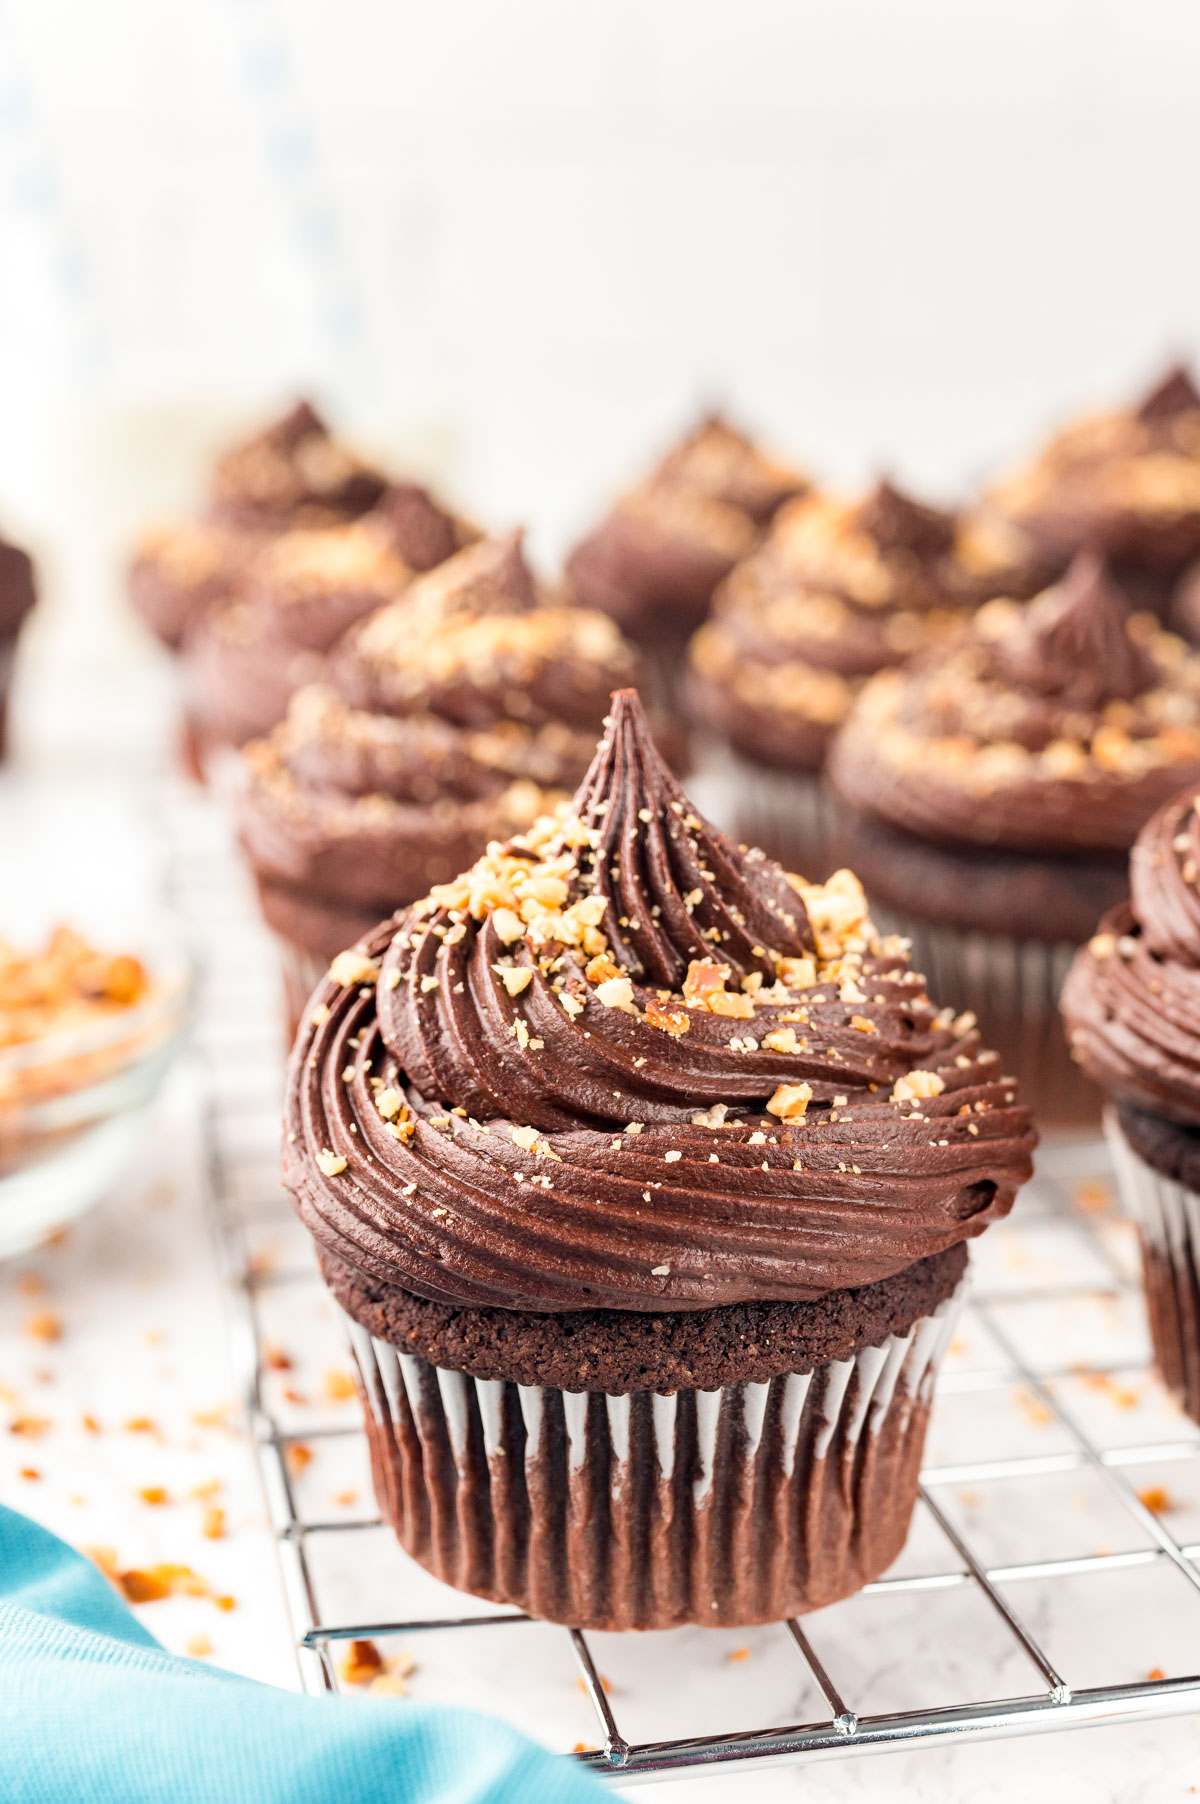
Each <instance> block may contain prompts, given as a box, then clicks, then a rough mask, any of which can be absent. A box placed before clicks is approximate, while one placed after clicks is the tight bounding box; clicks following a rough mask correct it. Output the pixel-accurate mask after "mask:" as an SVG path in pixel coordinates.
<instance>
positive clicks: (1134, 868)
mask: <svg viewBox="0 0 1200 1804" xmlns="http://www.w3.org/2000/svg"><path fill="white" fill-rule="evenodd" d="M1198 807H1200V797H1197V795H1196V793H1195V790H1194V787H1191V786H1189V788H1188V789H1186V790H1185V791H1184V792H1183V793H1182V794H1181V795H1178V796H1176V797H1174V798H1173V799H1172V800H1171V801H1169V802H1167V803H1166V804H1165V805H1164V806H1163V807H1162V808H1160V809H1159V810H1158V812H1157V813H1156V814H1155V815H1154V816H1153V817H1152V818H1151V820H1149V821H1148V822H1147V823H1146V825H1145V827H1143V829H1142V831H1141V833H1140V834H1139V835H1138V839H1137V843H1136V845H1135V846H1134V848H1133V856H1132V859H1131V863H1130V878H1131V887H1132V891H1133V896H1132V901H1131V902H1130V903H1122V904H1121V905H1120V906H1119V907H1117V908H1115V909H1113V910H1111V911H1110V913H1109V914H1107V915H1106V916H1105V917H1104V919H1103V921H1102V922H1101V923H1100V928H1099V931H1098V932H1097V933H1096V934H1095V935H1094V936H1093V938H1092V939H1091V940H1090V941H1089V942H1088V944H1087V945H1086V946H1085V947H1084V948H1083V949H1082V950H1081V951H1080V952H1079V953H1078V955H1077V957H1076V959H1075V962H1074V964H1073V965H1072V967H1071V971H1070V974H1069V976H1068V978H1067V981H1066V984H1065V986H1064V989H1063V1001H1062V1006H1063V1016H1064V1019H1065V1021H1066V1026H1067V1033H1068V1036H1069V1038H1070V1043H1071V1049H1072V1052H1073V1054H1074V1056H1075V1058H1076V1059H1077V1060H1078V1061H1079V1063H1080V1065H1081V1066H1082V1068H1083V1070H1084V1071H1085V1072H1086V1073H1087V1074H1088V1076H1089V1077H1090V1078H1092V1079H1094V1081H1095V1082H1096V1083H1097V1084H1098V1085H1099V1086H1100V1088H1101V1090H1102V1091H1103V1092H1104V1094H1105V1095H1106V1096H1107V1097H1108V1098H1109V1100H1110V1102H1111V1103H1112V1105H1113V1107H1112V1109H1111V1110H1110V1112H1109V1116H1108V1120H1107V1126H1108V1129H1109V1138H1110V1142H1111V1145H1112V1150H1113V1157H1114V1161H1115V1164H1116V1168H1117V1178H1118V1182H1119V1185H1120V1188H1121V1193H1122V1195H1123V1197H1124V1199H1125V1201H1126V1202H1127V1204H1128V1206H1129V1208H1130V1210H1131V1211H1132V1213H1133V1214H1134V1215H1135V1216H1136V1218H1137V1221H1138V1226H1139V1230H1140V1235H1141V1243H1142V1270H1143V1276H1144V1279H1145V1287H1146V1301H1147V1304H1148V1307H1149V1315H1150V1330H1151V1336H1152V1339H1153V1343H1154V1352H1155V1358H1156V1359H1157V1361H1158V1365H1159V1368H1160V1370H1161V1372H1162V1375H1163V1378H1164V1380H1165V1381H1166V1383H1167V1385H1168V1386H1169V1388H1170V1389H1171V1391H1172V1392H1173V1393H1174V1394H1175V1396H1176V1397H1177V1398H1178V1400H1179V1402H1180V1403H1181V1404H1182V1405H1183V1407H1184V1409H1186V1411H1187V1413H1188V1415H1189V1416H1191V1417H1192V1419H1193V1421H1197V1422H1200V889H1198V887H1197V885H1198V882H1200V814H1198V812H1197V809H1198Z"/></svg>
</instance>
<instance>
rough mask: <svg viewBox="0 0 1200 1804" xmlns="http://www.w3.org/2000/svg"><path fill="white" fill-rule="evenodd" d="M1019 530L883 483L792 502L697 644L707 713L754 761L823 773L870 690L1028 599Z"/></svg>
mask: <svg viewBox="0 0 1200 1804" xmlns="http://www.w3.org/2000/svg"><path fill="white" fill-rule="evenodd" d="M1019 549H1020V548H1019V545H1018V544H1015V543H1014V541H1013V538H1012V535H1011V534H1007V535H1006V534H1004V533H1002V532H1000V533H998V532H997V531H996V530H995V529H994V527H993V528H992V529H991V530H988V529H987V523H986V522H984V521H982V520H973V521H969V522H968V521H960V520H958V519H957V518H956V517H955V516H954V515H953V514H951V513H947V512H944V511H943V510H941V509H938V508H932V507H928V506H926V505H924V504H923V503H921V502H918V501H915V500H913V499H912V498H911V497H910V496H908V495H906V494H904V493H903V492H902V491H901V490H899V489H897V488H896V487H895V486H894V485H893V484H892V483H889V482H880V483H878V484H877V485H876V487H875V488H874V489H873V490H871V491H870V493H868V494H867V495H866V496H864V497H862V498H861V499H859V500H854V501H851V500H847V499H845V498H842V497H838V496H834V495H830V494H814V495H808V496H803V497H801V498H800V499H798V500H796V501H792V502H789V503H788V504H787V506H785V507H784V508H782V509H781V510H780V512H779V514H778V516H777V517H776V519H775V522H774V524H773V526H772V527H771V530H770V532H769V533H768V534H767V536H766V538H765V539H764V541H763V542H762V544H761V545H760V546H759V547H758V548H757V549H756V550H754V551H753V552H752V553H751V554H750V556H749V557H747V558H746V559H745V560H744V561H743V562H742V563H740V564H739V565H738V566H737V568H736V569H735V570H734V571H733V572H732V574H731V575H730V576H729V577H728V579H727V580H726V581H725V582H724V583H723V584H722V586H721V588H720V589H719V591H718V593H717V596H716V599H715V604H714V612H713V618H712V619H711V620H710V621H709V622H707V623H706V624H705V625H704V626H702V627H701V628H700V630H699V632H698V633H697V634H696V637H695V639H694V640H693V642H692V646H691V651H690V664H691V672H692V685H693V699H694V702H695V705H696V708H697V711H698V712H699V713H700V714H702V715H703V716H704V717H705V718H706V719H708V720H709V721H710V723H711V724H713V725H714V726H716V727H718V728H719V729H720V730H722V731H724V732H726V733H728V734H729V736H730V737H731V739H732V740H733V742H734V743H735V744H737V745H739V746H740V747H741V749H743V750H746V751H748V752H749V753H750V754H751V755H752V756H757V757H761V758H764V759H765V760H767V761H768V762H775V763H787V764H796V765H801V766H807V767H810V768H815V767H816V766H818V765H819V764H820V763H821V762H822V760H823V757H824V753H825V750H826V747H827V745H828V742H829V739H830V737H831V736H832V733H833V731H834V730H835V728H836V727H837V726H839V725H840V723H841V722H842V721H843V720H844V719H845V717H846V715H847V714H848V713H849V711H850V708H851V705H852V703H853V700H854V696H855V694H856V693H857V691H858V689H859V688H860V687H861V686H862V683H863V681H864V680H865V679H866V678H867V677H869V676H871V675H873V674H874V673H875V672H876V671H879V670H882V669H886V668H888V667H890V666H892V665H895V664H899V663H901V662H902V661H904V660H905V659H906V658H909V657H911V656H912V655H913V654H914V653H915V652H917V651H919V650H921V649H922V647H924V646H925V645H927V644H929V643H931V642H934V641H936V640H938V639H942V638H945V637H946V636H947V634H948V633H949V632H951V631H952V630H953V629H954V628H956V627H957V626H959V625H961V623H962V622H963V621H964V619H965V618H966V611H967V609H968V607H969V606H971V605H973V604H974V603H976V602H978V601H980V600H982V599H984V598H986V597H989V596H995V595H1001V594H1024V593H1028V585H1029V576H1028V571H1027V570H1026V569H1025V568H1024V567H1023V566H1022V564H1021V562H1020V558H1019Z"/></svg>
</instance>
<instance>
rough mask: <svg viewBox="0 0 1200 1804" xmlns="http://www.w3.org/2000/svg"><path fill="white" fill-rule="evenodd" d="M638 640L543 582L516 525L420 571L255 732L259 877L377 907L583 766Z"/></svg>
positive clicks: (444, 870)
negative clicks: (261, 732)
mask: <svg viewBox="0 0 1200 1804" xmlns="http://www.w3.org/2000/svg"><path fill="white" fill-rule="evenodd" d="M633 671H634V661H633V653H632V651H631V649H630V647H629V646H627V645H626V643H625V642H624V640H622V638H621V636H620V634H619V633H618V632H617V629H616V628H615V626H614V625H613V623H612V622H611V621H610V620H609V619H607V618H606V617H605V616H603V615H598V614H592V613H588V612H586V611H584V610H582V609H575V608H551V607H546V606H542V605H540V604H539V597H538V594H537V592H536V589H535V587H534V584H533V580H532V577H531V576H530V573H529V570H528V567H527V566H526V564H525V561H524V558H523V556H522V554H521V546H520V535H519V534H513V535H510V536H509V537H507V538H505V539H500V540H492V541H487V542H484V543H480V544H478V545H474V546H471V547H468V548H467V549H465V550H463V551H461V552H459V553H458V554H457V555H456V556H454V557H452V558H450V559H448V560H447V562H446V563H445V564H442V565H439V566H438V567H437V568H436V569H434V570H432V571H430V572H428V573H427V574H425V575H423V576H421V577H418V578H417V579H416V580H415V581H414V582H412V583H411V584H410V585H409V587H408V588H406V589H405V590H404V591H403V592H402V593H401V594H400V596H399V597H397V598H396V599H395V600H394V601H393V602H390V603H388V604H387V605H386V606H384V607H383V608H381V609H379V610H378V611H377V612H376V613H375V614H374V615H372V616H371V617H370V618H368V619H367V620H366V621H365V622H363V623H362V625H361V626H360V627H358V628H356V629H355V630H354V631H353V632H352V633H351V634H350V635H349V636H348V637H347V639H346V640H345V641H344V642H343V643H342V644H341V645H340V646H339V647H338V648H337V650H336V651H335V653H334V654H333V656H332V657H331V658H330V659H329V661H328V662H327V664H326V666H325V670H324V680H323V681H322V682H321V683H318V684H311V685H309V686H306V687H305V688H303V689H301V690H300V691H299V692H298V693H297V694H296V695H295V696H294V697H293V698H292V702H291V706H290V709H289V712H288V717H287V720H286V721H285V722H284V724H283V725H282V726H280V727H279V728H277V729H276V731H275V732H274V733H273V734H272V735H271V737H270V738H269V739H267V740H264V741H261V742H260V743H258V744H256V745H253V746H251V747H249V748H248V749H247V752H246V762H247V768H248V772H249V779H250V780H249V785H248V789H247V793H246V796H245V798H244V805H243V817H242V821H243V835H244V838H245V840H246V843H247V846H248V849H249V851H250V854H251V857H252V859H253V862H254V864H255V867H256V869H257V870H258V872H259V875H260V877H263V878H265V879H266V880H267V881H269V882H276V883H280V884H283V885H286V886H289V887H293V888H296V889H299V890H303V891H305V892H306V893H309V894H313V895H316V896H318V897H329V898H331V899H347V900H352V901H353V902H354V903H355V905H361V906H363V907H365V908H368V909H369V910H370V911H371V913H373V914H381V913H384V912H386V911H387V910H388V909H390V908H394V907H395V906H396V905H397V904H398V903H400V902H405V901H409V900H411V899H412V897H413V895H414V888H413V887H411V886H412V884H413V876H414V873H417V874H419V877H420V881H419V883H418V884H417V886H416V890H415V893H417V894H420V893H422V892H423V891H424V890H425V889H427V888H428V885H429V884H430V883H431V882H434V881H437V880H438V878H440V877H446V876H450V875H452V874H453V873H454V872H455V871H457V870H460V869H461V868H462V864H463V863H464V862H465V861H466V860H468V859H469V858H470V857H472V856H474V855H475V854H476V853H477V852H478V850H479V848H480V847H481V846H482V845H483V844H484V843H485V842H486V841H487V840H488V839H489V838H492V837H496V836H505V835H508V834H511V833H516V832H519V831H521V830H522V829H523V828H525V827H527V826H529V825H530V824H531V823H532V822H533V821H534V820H535V819H536V818H537V816H538V815H539V814H541V813H544V812H545V810H546V809H547V808H548V807H550V806H553V804H554V802H555V801H556V800H558V799H561V798H562V796H563V794H564V791H566V792H569V790H570V788H571V786H572V785H573V784H574V783H575V782H577V781H578V778H579V775H580V773H581V772H582V771H583V770H584V769H586V767H587V763H588V759H589V756H590V753H591V750H592V748H593V746H594V743H595V729H596V726H597V723H598V722H599V721H600V719H601V717H602V716H603V713H604V708H605V704H606V701H607V697H608V695H609V693H610V691H611V689H612V687H613V685H614V683H621V682H627V681H629V680H630V678H631V676H632V675H633Z"/></svg>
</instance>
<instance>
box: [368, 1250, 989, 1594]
mask: <svg viewBox="0 0 1200 1804" xmlns="http://www.w3.org/2000/svg"><path fill="white" fill-rule="evenodd" d="M962 1290H963V1285H962V1284H960V1285H959V1286H958V1287H957V1289H956V1290H955V1291H954V1292H953V1293H952V1295H951V1296H949V1297H948V1298H947V1299H946V1300H945V1301H944V1302H943V1303H942V1304H940V1305H939V1307H938V1308H937V1309H936V1310H935V1311H934V1312H933V1313H932V1314H931V1315H928V1316H924V1317H921V1318H920V1319H919V1320H918V1321H917V1322H915V1323H914V1324H913V1326H912V1327H911V1328H910V1329H909V1330H908V1332H907V1333H905V1334H897V1335H892V1336H891V1337H889V1339H888V1340H886V1341H885V1342H884V1343H883V1344H882V1345H881V1346H877V1347H864V1348H863V1349H862V1350H861V1351H859V1352H858V1353H856V1354H854V1355H853V1356H852V1357H851V1358H848V1359H844V1360H838V1361H835V1362H831V1363H829V1364H827V1365H824V1366H821V1367H818V1368H817V1369H816V1370H815V1371H811V1372H803V1373H787V1374H784V1375H782V1376H780V1377H776V1378H772V1379H771V1380H769V1381H768V1382H763V1383H748V1384H736V1385H728V1386H726V1387H724V1388H723V1389H720V1390H712V1391H702V1390H681V1391H676V1392H673V1393H668V1394H660V1393H657V1392H645V1391H643V1392H634V1393H632V1394H630V1395H625V1396H613V1395H608V1394H605V1393H603V1392H599V1391H591V1392H572V1391H562V1390H558V1389H552V1388H549V1387H541V1386H531V1385H521V1384H514V1383H506V1382H504V1381H501V1380H495V1379H493V1380H485V1379H476V1378H471V1377H469V1376H467V1375H466V1374H465V1373H462V1372H457V1371H448V1370H444V1369H442V1368H439V1367H436V1366H434V1365H432V1364H430V1363H429V1362H428V1361H427V1360H425V1359H423V1358H421V1357H419V1356H418V1355H416V1354H413V1353H408V1352H404V1351H401V1350H399V1349H397V1348H395V1347H392V1346H391V1345H389V1344H388V1343H387V1342H384V1341H380V1340H377V1339H374V1338H373V1337H372V1336H371V1335H370V1334H368V1333H367V1331H366V1330H365V1329H364V1328H362V1327H360V1326H359V1325H358V1324H357V1323H355V1322H354V1321H352V1320H350V1319H349V1318H347V1325H348V1328H349V1332H350V1338H351V1342H352V1345H353V1349H354V1354H355V1358H356V1360H357V1364H358V1370H359V1374H360V1378H361V1383H362V1389H363V1393H364V1397H365V1401H366V1424H367V1434H368V1439H369V1444H370V1452H371V1465H372V1471H373V1474H374V1481H375V1489H376V1494H377V1496H378V1499H379V1504H380V1508H381V1509H382V1511H383V1513H384V1515H385V1517H386V1518H387V1519H388V1520H389V1521H390V1522H391V1523H392V1525H393V1527H394V1528H395V1531H396V1534H397V1536H398V1537H399V1539H400V1542H401V1543H402V1545H403V1546H404V1547H405V1549H406V1550H407V1551H408V1552H409V1553H410V1554H411V1555H412V1556H413V1558H414V1559H416V1560H418V1561H419V1562H420V1563H421V1565H422V1566H424V1567H426V1568H427V1569H428V1570H429V1571H430V1572H432V1573H433V1574H434V1575H435V1576H436V1577H437V1578H439V1579H441V1580H443V1581H444V1582H445V1583H447V1584H450V1585H454V1586H456V1587H457V1588H458V1589H460V1590H463V1591H470V1592H473V1593H474V1594H475V1595H477V1596H480V1597H486V1598H490V1599H492V1600H493V1601H495V1602H497V1603H502V1604H513V1605H516V1606H518V1607H519V1608H520V1609H522V1610H525V1611H528V1612H529V1614H531V1615H534V1616H538V1617H542V1618H545V1619H548V1620H550V1621H553V1622H564V1623H569V1624H571V1625H572V1626H574V1627H585V1628H599V1629H634V1628H638V1629H656V1628H668V1627H672V1626H674V1625H677V1624H680V1623H707V1624H712V1625H724V1626H730V1625H737V1624H750V1623H755V1622H767V1621H775V1620H778V1619H780V1618H782V1617H787V1616H791V1615H795V1614H797V1613H799V1612H802V1611H807V1610H815V1609H819V1608H821V1607H822V1606H823V1605H825V1604H828V1603H832V1602H833V1601H835V1600H836V1599H837V1598H840V1597H845V1596H848V1595H849V1594H851V1593H852V1592H854V1591H857V1590H859V1589H860V1588H861V1587H862V1586H863V1585H865V1584H867V1583H868V1582H869V1581H870V1580H872V1579H874V1578H876V1577H878V1576H879V1574H881V1573H882V1572H883V1571H884V1570H885V1569H886V1568H887V1567H888V1566H889V1565H890V1564H891V1563H892V1561H893V1560H894V1559H895V1557H896V1555H897V1554H898V1553H899V1552H900V1549H901V1547H902V1546H903V1544H904V1541H905V1537H906V1535H907V1533H908V1526H909V1520H910V1517H911V1515H912V1510H913V1505H914V1503H915V1501H916V1495H917V1480H918V1473H919V1469H920V1464H921V1454H922V1449H923V1446H924V1442H925V1430H926V1426H927V1423H928V1419H929V1409H930V1401H931V1397H932V1393H933V1384H934V1378H935V1374H936V1372H937V1369H938V1366H939V1364H940V1362H941V1360H942V1358H943V1356H944V1354H945V1350H946V1347H947V1346H948V1344H949V1341H950V1338H951V1334H952V1331H953V1327H954V1323H955V1320H956V1317H957V1313H958V1308H959V1305H960V1302H961V1295H962Z"/></svg>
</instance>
